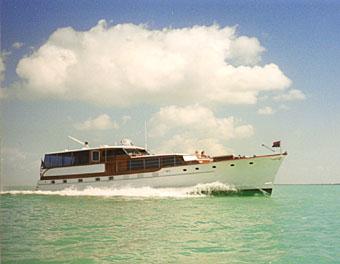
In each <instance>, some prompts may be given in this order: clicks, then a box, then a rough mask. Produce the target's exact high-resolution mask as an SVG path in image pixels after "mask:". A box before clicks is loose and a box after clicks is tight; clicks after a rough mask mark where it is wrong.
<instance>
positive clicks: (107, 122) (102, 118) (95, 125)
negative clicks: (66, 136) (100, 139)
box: [74, 114, 118, 130]
mask: <svg viewBox="0 0 340 264" xmlns="http://www.w3.org/2000/svg"><path fill="white" fill-rule="evenodd" d="M74 127H75V128H76V129H78V130H108V129H117V128H118V124H117V123H116V122H115V121H112V120H111V117H110V116H109V115H107V114H102V115H99V116H97V117H95V118H89V119H88V120H86V121H84V122H82V123H78V124H75V125H74Z"/></svg>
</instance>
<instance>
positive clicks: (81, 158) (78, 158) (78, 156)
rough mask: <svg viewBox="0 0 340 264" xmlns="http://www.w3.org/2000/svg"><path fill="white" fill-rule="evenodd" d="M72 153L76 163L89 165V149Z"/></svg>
mask: <svg viewBox="0 0 340 264" xmlns="http://www.w3.org/2000/svg"><path fill="white" fill-rule="evenodd" d="M72 155H73V157H74V165H87V164H89V163H90V158H89V155H90V152H89V151H88V150H83V151H76V152H73V153H72Z"/></svg>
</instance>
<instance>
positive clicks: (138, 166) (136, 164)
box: [129, 159, 144, 170]
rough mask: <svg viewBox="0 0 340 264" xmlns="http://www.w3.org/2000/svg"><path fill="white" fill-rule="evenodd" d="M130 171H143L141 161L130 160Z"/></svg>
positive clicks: (142, 161)
mask: <svg viewBox="0 0 340 264" xmlns="http://www.w3.org/2000/svg"><path fill="white" fill-rule="evenodd" d="M129 167H130V170H141V169H144V160H143V159H132V160H130V161H129Z"/></svg>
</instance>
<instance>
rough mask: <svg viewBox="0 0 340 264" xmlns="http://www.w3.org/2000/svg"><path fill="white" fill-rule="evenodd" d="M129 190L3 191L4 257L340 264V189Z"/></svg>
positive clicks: (58, 260) (70, 260) (8, 260)
mask: <svg viewBox="0 0 340 264" xmlns="http://www.w3.org/2000/svg"><path fill="white" fill-rule="evenodd" d="M125 192H126V193H127V194H128V195H126V193H124V190H123V191H122V192H120V193H115V192H105V191H102V192H101V191H100V190H92V191H90V192H59V193H56V194H55V193H49V192H45V193H44V192H29V191H27V192H25V191H19V192H13V191H10V192H2V194H1V195H0V202H1V205H0V208H1V210H0V219H1V223H0V224H1V226H0V231H1V241H0V242H1V244H0V246H1V263H340V185H295V186H294V185H284V186H282V185H280V186H276V187H275V189H274V192H273V195H272V196H271V197H266V196H253V197H238V196H232V197H229V196H218V197H216V196H203V195H185V194H184V195H183V193H182V194H181V193H179V192H177V191H175V190H152V189H140V190H138V189H135V190H131V189H129V190H125ZM180 194H181V195H180Z"/></svg>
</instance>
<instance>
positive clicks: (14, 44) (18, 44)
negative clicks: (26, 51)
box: [12, 42, 24, 49]
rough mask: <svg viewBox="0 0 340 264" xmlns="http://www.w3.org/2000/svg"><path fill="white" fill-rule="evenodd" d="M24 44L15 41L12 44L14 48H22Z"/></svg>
mask: <svg viewBox="0 0 340 264" xmlns="http://www.w3.org/2000/svg"><path fill="white" fill-rule="evenodd" d="M23 46H24V43H22V42H14V43H13V44H12V47H13V48H14V49H20V48H22V47H23Z"/></svg>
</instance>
